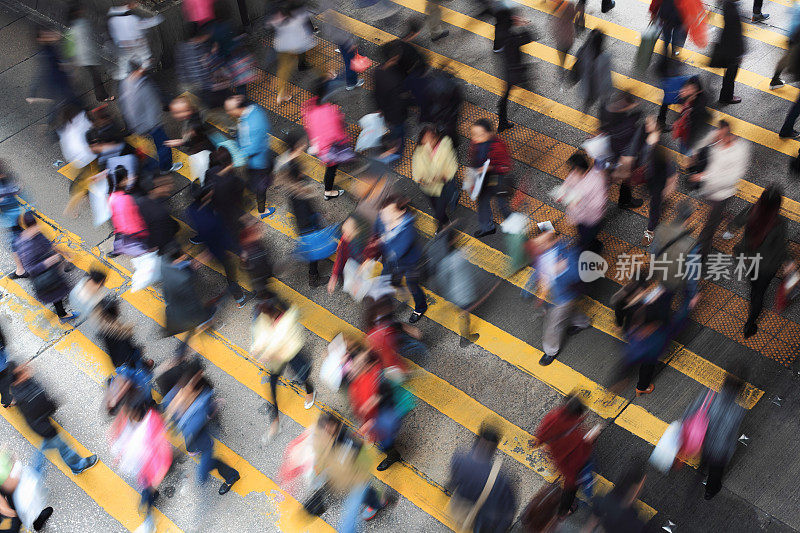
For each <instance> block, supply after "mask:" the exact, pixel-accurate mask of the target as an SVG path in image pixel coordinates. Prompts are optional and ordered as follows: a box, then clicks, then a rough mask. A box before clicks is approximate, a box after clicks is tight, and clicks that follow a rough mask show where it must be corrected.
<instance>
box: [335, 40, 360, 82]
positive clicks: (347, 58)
mask: <svg viewBox="0 0 800 533" xmlns="http://www.w3.org/2000/svg"><path fill="white" fill-rule="evenodd" d="M339 53H340V54H342V63H344V82H345V83H346V84H347V86H348V87H353V86H354V85H355V84H356V82H358V74H357V73H356V71H354V70H353V69H351V68H350V62H351V61H352V60H353V57H355V55H356V51H355V49H352V50H351V49H349V47H348V45H342V44H340V45H339Z"/></svg>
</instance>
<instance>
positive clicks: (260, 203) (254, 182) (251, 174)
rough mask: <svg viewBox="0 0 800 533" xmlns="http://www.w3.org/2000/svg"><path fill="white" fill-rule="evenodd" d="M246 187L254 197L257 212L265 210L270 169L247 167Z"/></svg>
mask: <svg viewBox="0 0 800 533" xmlns="http://www.w3.org/2000/svg"><path fill="white" fill-rule="evenodd" d="M247 181H248V185H247V186H248V188H249V189H250V191H251V192H252V193H253V195H254V196H255V197H256V207H257V208H258V212H259V213H264V212H266V210H267V189H268V188H269V186H270V169H268V168H248V169H247Z"/></svg>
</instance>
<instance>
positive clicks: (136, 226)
mask: <svg viewBox="0 0 800 533" xmlns="http://www.w3.org/2000/svg"><path fill="white" fill-rule="evenodd" d="M105 174H106V179H107V180H108V192H109V195H108V207H109V209H110V210H111V224H112V225H113V227H114V251H113V252H112V253H111V255H112V257H116V256H117V255H120V254H125V255H130V256H132V257H138V256H140V255H142V254H144V253H146V252H147V250H148V246H147V241H148V238H149V236H150V234H149V233H148V230H147V223H146V222H145V220H144V217H142V213H141V211H139V206H138V204H137V202H136V197H135V194H136V193H135V190H136V176H130V175H128V171H127V169H126V168H125V167H123V166H121V165H118V166H117V167H116V168H114V169H112V170H111V171H110V172H109V171H106V172H105Z"/></svg>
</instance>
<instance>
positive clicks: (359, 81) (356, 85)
mask: <svg viewBox="0 0 800 533" xmlns="http://www.w3.org/2000/svg"><path fill="white" fill-rule="evenodd" d="M362 85H364V80H363V78H358V81H357V82H356V84H355V85H348V86H347V87H345V90H347V91H352V90H353V89H356V88H358V87H361V86H362Z"/></svg>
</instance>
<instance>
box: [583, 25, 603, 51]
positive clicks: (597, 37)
mask: <svg viewBox="0 0 800 533" xmlns="http://www.w3.org/2000/svg"><path fill="white" fill-rule="evenodd" d="M587 41H588V48H589V50H591V52H592V54H593V55H594V57H597V56H599V55H600V54H601V53H602V52H603V42H604V41H605V35H603V32H602V31H600V30H598V29H594V30H592V33H590V34H589V38H588V39H587Z"/></svg>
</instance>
